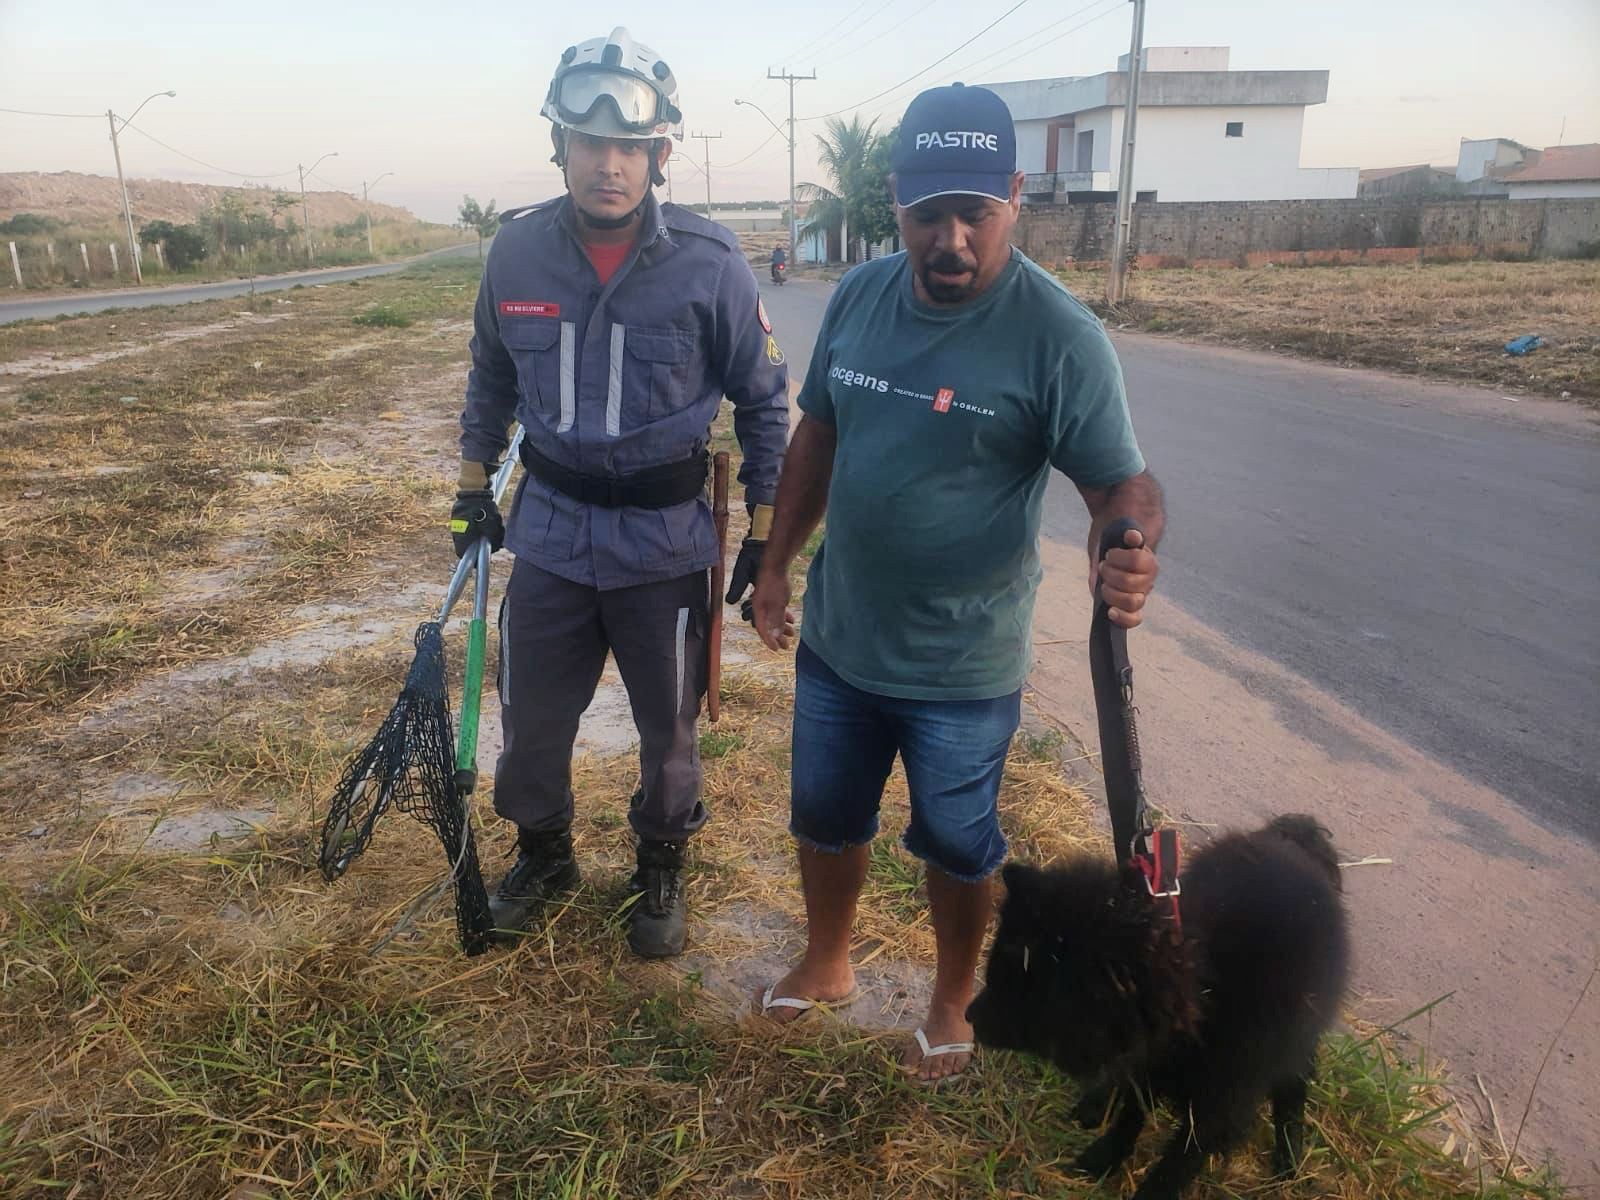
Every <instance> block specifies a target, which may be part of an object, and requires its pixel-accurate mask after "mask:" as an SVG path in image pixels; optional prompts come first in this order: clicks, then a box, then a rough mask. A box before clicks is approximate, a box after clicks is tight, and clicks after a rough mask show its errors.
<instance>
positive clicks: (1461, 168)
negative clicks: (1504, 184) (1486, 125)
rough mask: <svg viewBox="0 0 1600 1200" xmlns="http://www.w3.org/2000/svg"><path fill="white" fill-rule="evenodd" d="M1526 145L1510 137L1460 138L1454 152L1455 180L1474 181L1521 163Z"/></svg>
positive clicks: (1459, 181)
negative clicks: (1459, 142) (1456, 149)
mask: <svg viewBox="0 0 1600 1200" xmlns="http://www.w3.org/2000/svg"><path fill="white" fill-rule="evenodd" d="M1527 155H1528V147H1527V146H1524V145H1523V144H1522V143H1521V142H1513V141H1512V140H1511V139H1510V138H1462V139H1461V149H1460V150H1458V151H1457V152H1456V182H1457V183H1475V182H1477V181H1478V180H1480V179H1484V178H1487V177H1489V176H1493V175H1498V174H1499V173H1500V172H1501V171H1509V170H1511V169H1512V168H1513V167H1518V166H1521V165H1522V162H1523V159H1525V158H1526V157H1527Z"/></svg>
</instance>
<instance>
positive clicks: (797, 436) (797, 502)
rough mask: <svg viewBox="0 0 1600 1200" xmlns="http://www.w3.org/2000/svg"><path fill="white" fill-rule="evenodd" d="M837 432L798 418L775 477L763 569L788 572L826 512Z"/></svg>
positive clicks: (803, 416)
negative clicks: (774, 498) (775, 496)
mask: <svg viewBox="0 0 1600 1200" xmlns="http://www.w3.org/2000/svg"><path fill="white" fill-rule="evenodd" d="M838 441H839V435H838V431H837V430H835V429H834V427H833V426H832V425H825V424H823V423H822V422H821V421H819V420H817V419H816V418H815V417H810V416H806V415H805V414H803V413H802V414H801V416H800V424H799V425H797V426H796V427H795V431H794V438H793V439H792V440H791V441H790V442H789V449H788V451H787V452H786V453H785V454H784V458H783V473H782V474H781V475H780V476H779V477H778V499H777V504H776V508H777V511H776V512H775V513H773V517H772V532H771V533H770V534H768V535H767V552H766V555H765V556H764V557H763V559H762V563H763V565H770V567H771V568H772V569H775V570H779V571H787V570H788V569H789V564H790V563H792V562H793V561H794V559H795V555H797V554H799V553H800V551H801V550H802V549H804V547H805V544H806V539H807V538H808V537H810V536H811V531H812V530H814V529H815V528H816V527H817V526H818V525H819V524H820V523H821V521H822V517H823V514H824V513H826V512H827V511H828V486H829V484H831V483H832V482H833V452H834V448H835V447H836V446H837V445H838Z"/></svg>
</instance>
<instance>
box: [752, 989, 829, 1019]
mask: <svg viewBox="0 0 1600 1200" xmlns="http://www.w3.org/2000/svg"><path fill="white" fill-rule="evenodd" d="M777 986H778V985H777V984H776V983H769V984H767V990H766V991H764V992H762V993H761V1015H762V1016H766V1015H767V1014H768V1013H769V1012H771V1011H772V1010H773V1009H775V1008H792V1009H795V1010H796V1011H798V1012H806V1011H808V1010H810V1009H813V1008H815V1007H816V1006H817V1002H816V1001H815V1000H805V999H802V998H801V997H799V996H774V995H773V994H772V989H773V988H775V987H777Z"/></svg>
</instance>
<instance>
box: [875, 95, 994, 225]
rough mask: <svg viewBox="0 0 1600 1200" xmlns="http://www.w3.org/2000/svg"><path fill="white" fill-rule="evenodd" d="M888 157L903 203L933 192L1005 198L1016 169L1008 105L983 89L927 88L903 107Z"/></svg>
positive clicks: (916, 201) (917, 200) (898, 201)
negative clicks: (898, 135) (907, 105)
mask: <svg viewBox="0 0 1600 1200" xmlns="http://www.w3.org/2000/svg"><path fill="white" fill-rule="evenodd" d="M892 162H893V166H894V176H895V184H894V200H895V203H896V204H898V205H900V206H901V207H902V208H910V207H911V206H912V205H913V204H920V203H921V202H922V201H924V200H931V199H933V198H934V197H935V196H952V195H960V196H989V197H991V198H992V199H995V200H1010V199H1011V176H1012V175H1013V174H1015V173H1016V170H1017V133H1016V127H1015V126H1014V125H1012V123H1011V110H1010V109H1009V108H1007V107H1006V102H1005V101H1004V100H1002V99H1000V97H999V96H997V95H995V94H994V93H993V92H991V91H990V90H989V89H988V88H983V87H967V86H965V85H964V84H960V83H953V84H951V85H950V86H949V87H937V88H929V89H928V90H927V91H925V92H923V93H922V94H921V95H920V96H918V97H917V98H916V99H915V100H913V101H912V102H911V105H910V107H909V108H907V109H906V115H905V117H904V118H903V119H902V120H901V122H900V139H899V141H898V142H896V143H895V148H894V158H893V160H892Z"/></svg>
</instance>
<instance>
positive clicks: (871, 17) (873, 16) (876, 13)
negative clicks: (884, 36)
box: [809, 0, 899, 60]
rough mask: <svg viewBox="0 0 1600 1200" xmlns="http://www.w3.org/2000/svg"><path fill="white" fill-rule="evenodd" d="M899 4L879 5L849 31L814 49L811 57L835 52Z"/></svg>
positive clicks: (885, 2) (892, 0) (894, 0)
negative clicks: (824, 52) (828, 51)
mask: <svg viewBox="0 0 1600 1200" xmlns="http://www.w3.org/2000/svg"><path fill="white" fill-rule="evenodd" d="M897 3H899V0H883V3H882V4H880V5H878V7H877V8H876V9H874V10H873V11H872V12H870V13H868V14H867V15H866V16H865V17H863V18H862V19H861V21H860V22H859V23H858V24H856V25H852V26H851V27H850V28H849V29H841V30H840V31H838V33H836V34H835V35H834V36H833V37H830V38H828V39H827V40H825V41H824V42H823V43H822V45H820V46H817V47H815V48H813V49H812V51H811V53H810V55H809V57H810V58H811V59H813V60H815V59H817V58H819V57H820V56H821V55H822V52H823V51H824V50H833V49H834V48H835V47H837V46H839V45H842V44H843V43H844V42H845V41H846V40H847V39H849V38H852V37H854V36H855V35H856V34H858V33H860V32H861V31H862V30H863V29H865V28H866V27H867V26H868V25H871V24H872V23H873V22H874V21H876V20H877V19H878V18H879V17H881V16H883V14H884V13H886V12H888V11H889V9H891V8H893V7H894V6H895V5H896V4H897Z"/></svg>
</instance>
